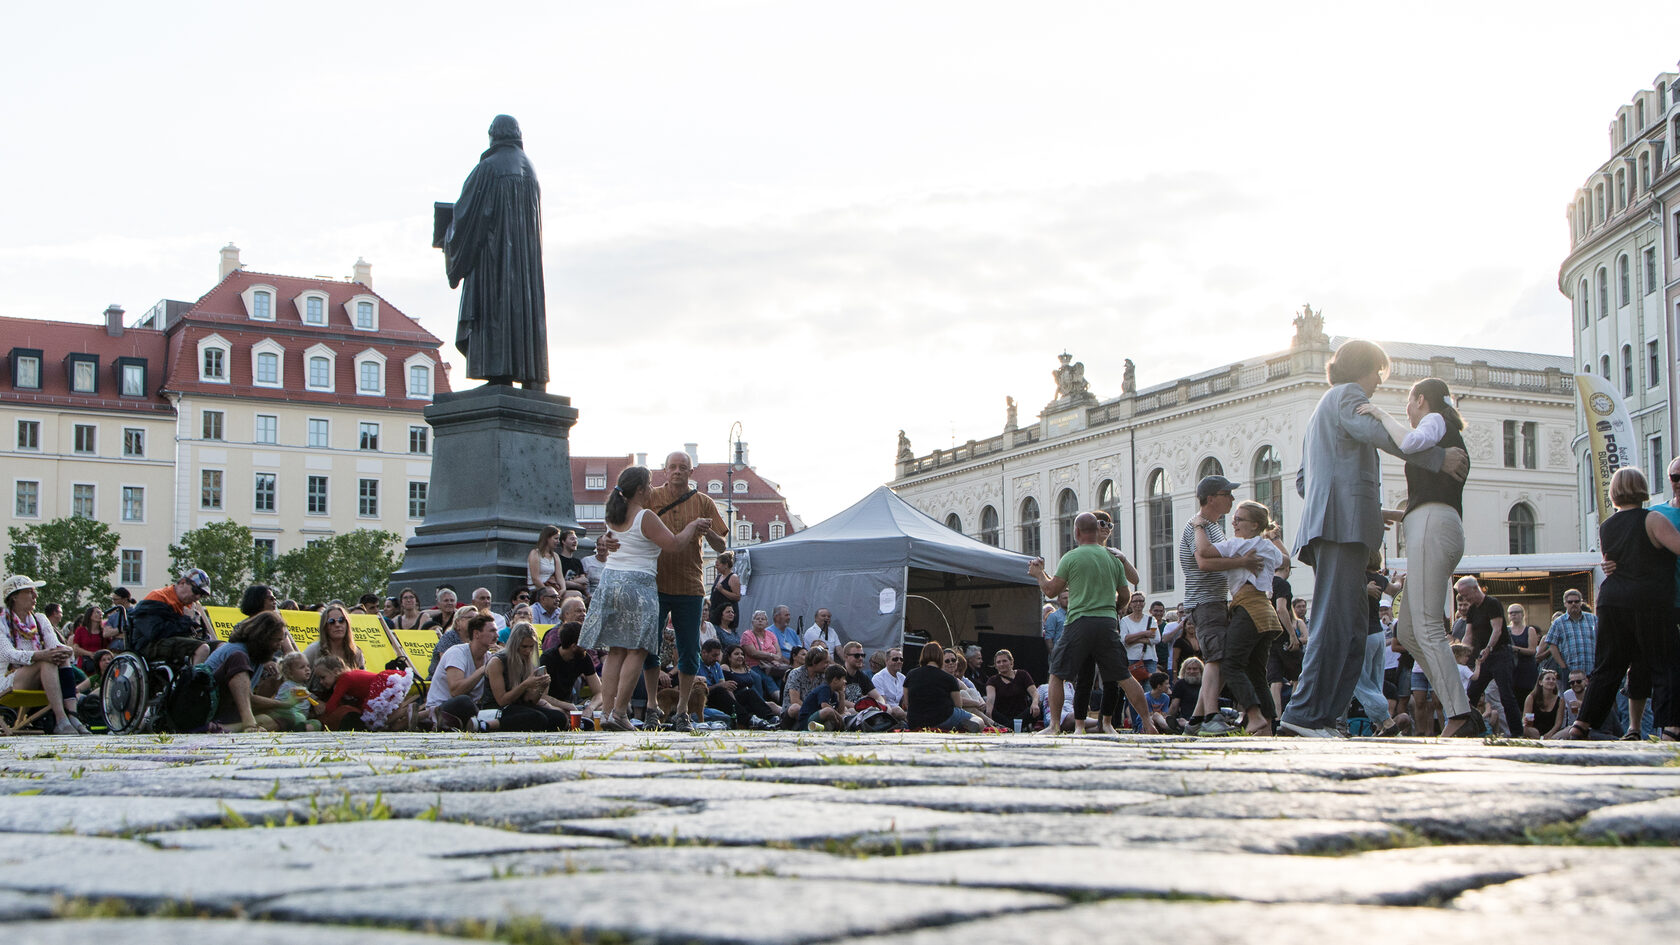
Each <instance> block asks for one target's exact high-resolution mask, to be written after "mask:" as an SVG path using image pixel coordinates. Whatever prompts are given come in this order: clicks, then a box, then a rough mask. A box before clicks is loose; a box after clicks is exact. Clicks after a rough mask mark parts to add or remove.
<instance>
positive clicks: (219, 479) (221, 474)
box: [198, 469, 227, 512]
mask: <svg viewBox="0 0 1680 945" xmlns="http://www.w3.org/2000/svg"><path fill="white" fill-rule="evenodd" d="M212 475H213V476H214V477H215V482H216V485H215V489H216V504H215V505H207V504H206V503H205V498H206V497H205V494H204V492H205V490H206V489H207V488H210V481H211V477H212ZM198 507H199V509H200V510H201V511H204V512H220V511H222V510H224V509H226V508H227V470H225V469H200V470H199V471H198Z"/></svg>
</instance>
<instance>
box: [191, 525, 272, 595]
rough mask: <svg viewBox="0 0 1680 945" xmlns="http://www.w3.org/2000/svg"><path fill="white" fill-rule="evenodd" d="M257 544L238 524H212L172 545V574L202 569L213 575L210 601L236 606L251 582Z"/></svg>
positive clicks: (211, 576) (195, 530)
mask: <svg viewBox="0 0 1680 945" xmlns="http://www.w3.org/2000/svg"><path fill="white" fill-rule="evenodd" d="M255 559H256V545H255V544H254V543H253V542H252V540H251V530H250V529H249V528H246V527H245V526H243V525H241V524H239V523H238V522H213V523H211V524H209V525H206V526H204V527H203V528H195V529H193V530H192V531H190V532H187V533H186V534H184V535H182V536H181V543H180V544H178V545H175V544H172V545H170V546H169V574H170V576H171V577H175V576H178V575H179V574H180V573H181V572H182V571H185V570H187V569H188V568H203V569H204V573H205V574H208V575H210V599H211V600H212V601H214V602H216V603H219V604H225V605H227V606H234V605H236V604H238V603H239V595H240V594H242V593H244V592H245V586H246V585H248V584H250V583H252V581H251V575H252V572H253V571H254V570H255V567H256V560H255Z"/></svg>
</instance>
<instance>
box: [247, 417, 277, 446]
mask: <svg viewBox="0 0 1680 945" xmlns="http://www.w3.org/2000/svg"><path fill="white" fill-rule="evenodd" d="M264 420H269V421H272V424H271V425H270V427H269V431H270V432H271V433H273V434H274V435H273V436H271V437H269V438H268V439H263V421H264ZM251 442H252V443H261V444H263V445H266V446H276V445H278V444H279V443H280V415H279V414H273V413H259V414H257V416H256V419H255V420H254V422H253V423H252V424H251Z"/></svg>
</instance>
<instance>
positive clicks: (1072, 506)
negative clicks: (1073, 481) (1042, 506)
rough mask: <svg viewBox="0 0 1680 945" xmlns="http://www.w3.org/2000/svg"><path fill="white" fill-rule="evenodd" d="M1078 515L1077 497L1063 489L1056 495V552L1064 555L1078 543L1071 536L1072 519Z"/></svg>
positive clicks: (1071, 491)
mask: <svg viewBox="0 0 1680 945" xmlns="http://www.w3.org/2000/svg"><path fill="white" fill-rule="evenodd" d="M1078 517H1079V497H1078V496H1076V495H1074V494H1073V490H1072V489H1063V490H1062V494H1061V495H1059V496H1057V497H1056V548H1057V550H1056V553H1057V554H1062V555H1065V554H1067V553H1068V552H1070V551H1072V550H1073V548H1074V545H1076V544H1078V542H1076V541H1075V540H1074V537H1073V520H1074V519H1076V518H1078Z"/></svg>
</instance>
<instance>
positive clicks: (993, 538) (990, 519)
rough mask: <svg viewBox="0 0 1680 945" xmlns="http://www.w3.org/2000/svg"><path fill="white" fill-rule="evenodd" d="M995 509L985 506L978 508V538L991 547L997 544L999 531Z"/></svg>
mask: <svg viewBox="0 0 1680 945" xmlns="http://www.w3.org/2000/svg"><path fill="white" fill-rule="evenodd" d="M1001 531H1002V529H1000V528H999V527H998V514H997V509H994V508H992V507H991V506H989V505H988V506H986V507H985V508H983V509H981V510H980V540H981V541H983V542H985V543H986V544H988V545H991V546H992V547H993V548H996V547H997V546H998V540H999V537H1000V536H999V533H1000V532H1001Z"/></svg>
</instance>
